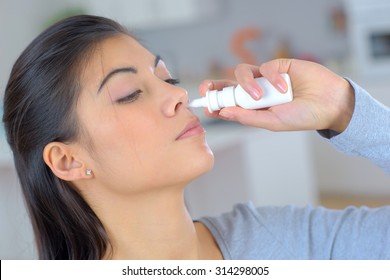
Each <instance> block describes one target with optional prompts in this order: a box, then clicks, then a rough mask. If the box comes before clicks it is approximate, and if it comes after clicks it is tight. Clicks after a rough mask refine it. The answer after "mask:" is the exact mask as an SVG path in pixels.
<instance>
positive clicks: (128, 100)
mask: <svg viewBox="0 0 390 280" xmlns="http://www.w3.org/2000/svg"><path fill="white" fill-rule="evenodd" d="M164 82H166V83H168V84H171V85H177V84H179V83H180V81H179V79H166V80H164ZM141 93H142V90H140V89H139V90H136V91H135V92H133V93H131V94H129V95H127V96H125V97H122V98H119V99H118V100H117V102H118V103H119V104H123V103H131V102H134V101H136V100H137V99H138V97H139V96H140V95H141Z"/></svg>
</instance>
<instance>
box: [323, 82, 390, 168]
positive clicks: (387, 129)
mask: <svg viewBox="0 0 390 280" xmlns="http://www.w3.org/2000/svg"><path fill="white" fill-rule="evenodd" d="M350 83H351V85H352V86H353V88H354V90H355V104H354V110H353V115H352V118H351V119H350V121H349V124H348V126H347V127H346V128H345V130H344V131H343V132H342V133H340V134H337V133H335V132H332V131H321V132H320V134H321V135H322V136H324V137H327V138H329V137H330V140H329V141H330V143H331V144H332V145H333V146H334V147H335V148H336V149H337V150H339V151H341V152H343V153H346V154H349V155H356V156H362V157H365V158H368V159H369V160H371V161H372V162H374V163H375V164H376V165H378V166H380V167H381V168H383V169H384V170H385V171H386V172H387V173H389V174H390V110H389V108H387V107H386V106H384V105H383V104H381V103H379V102H378V101H376V100H375V99H374V98H373V97H371V96H370V95H369V94H368V93H367V92H366V91H365V90H364V89H362V88H361V87H359V86H358V85H356V84H355V83H353V82H352V81H350Z"/></svg>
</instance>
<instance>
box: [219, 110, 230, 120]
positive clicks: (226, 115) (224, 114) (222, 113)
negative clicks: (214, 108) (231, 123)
mask: <svg viewBox="0 0 390 280" xmlns="http://www.w3.org/2000/svg"><path fill="white" fill-rule="evenodd" d="M219 115H220V116H221V117H223V118H224V119H227V120H230V119H232V118H233V114H232V113H231V112H229V111H226V110H221V111H219Z"/></svg>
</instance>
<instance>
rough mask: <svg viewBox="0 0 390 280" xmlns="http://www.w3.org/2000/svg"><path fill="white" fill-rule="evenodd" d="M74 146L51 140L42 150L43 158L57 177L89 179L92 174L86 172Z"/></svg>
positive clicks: (73, 179)
mask: <svg viewBox="0 0 390 280" xmlns="http://www.w3.org/2000/svg"><path fill="white" fill-rule="evenodd" d="M73 150H74V148H73V147H72V146H69V145H67V144H64V143H61V142H51V143H49V144H47V145H46V146H45V148H44V150H43V160H44V161H45V163H46V164H47V166H49V168H50V169H51V171H52V172H53V173H54V175H56V176H57V177H58V178H60V179H62V180H65V181H77V180H81V179H87V178H88V179H89V178H91V177H92V176H91V175H88V174H87V173H86V169H87V168H86V166H85V164H84V163H83V161H82V160H80V159H79V158H78V155H77V154H75V153H74V151H73Z"/></svg>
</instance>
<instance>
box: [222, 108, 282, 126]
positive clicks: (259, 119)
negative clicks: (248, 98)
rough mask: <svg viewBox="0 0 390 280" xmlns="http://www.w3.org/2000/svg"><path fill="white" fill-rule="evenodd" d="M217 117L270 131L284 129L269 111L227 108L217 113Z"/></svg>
mask: <svg viewBox="0 0 390 280" xmlns="http://www.w3.org/2000/svg"><path fill="white" fill-rule="evenodd" d="M219 116H220V117H221V118H223V119H225V120H229V121H237V122H239V123H241V124H243V125H246V126H253V127H259V128H264V129H268V130H271V131H280V130H285V129H286V128H285V127H283V125H282V124H281V123H280V121H279V119H278V118H277V117H276V115H275V114H273V113H272V112H271V111H269V110H246V109H243V108H240V107H227V108H224V109H222V110H221V111H219Z"/></svg>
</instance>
